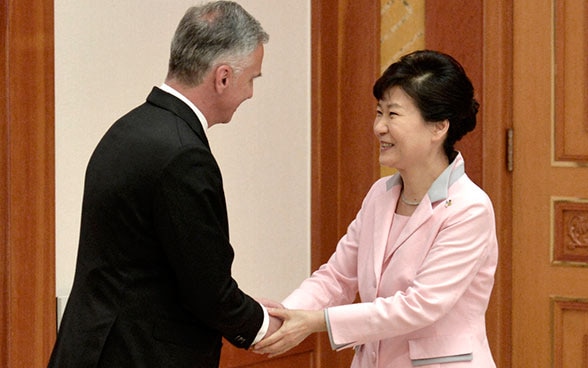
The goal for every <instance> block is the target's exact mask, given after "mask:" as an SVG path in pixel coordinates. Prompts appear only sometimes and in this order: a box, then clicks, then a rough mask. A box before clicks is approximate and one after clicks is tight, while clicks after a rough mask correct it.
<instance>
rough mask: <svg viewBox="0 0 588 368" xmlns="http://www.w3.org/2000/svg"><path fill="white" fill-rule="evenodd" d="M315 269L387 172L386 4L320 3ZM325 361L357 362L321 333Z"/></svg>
mask: <svg viewBox="0 0 588 368" xmlns="http://www.w3.org/2000/svg"><path fill="white" fill-rule="evenodd" d="M311 37H312V38H311V40H312V50H311V51H312V100H311V101H312V169H311V171H312V194H311V219H312V225H311V238H312V239H311V249H312V262H311V264H312V270H313V271H314V270H316V269H317V268H318V267H319V266H320V265H322V264H323V263H325V262H326V261H327V260H328V259H329V257H330V256H331V254H332V253H333V251H334V250H335V247H336V245H337V242H338V240H339V238H340V237H341V236H342V235H343V234H345V232H346V229H347V226H348V225H349V223H350V222H351V221H352V220H353V218H354V217H355V215H356V213H357V211H358V210H359V208H360V206H361V201H362V200H363V198H364V196H365V195H366V193H367V191H368V190H369V188H370V186H371V185H372V184H373V182H374V181H375V180H376V179H377V178H378V177H379V170H380V167H379V164H378V154H377V145H376V144H375V142H376V141H375V138H374V136H373V132H372V129H371V125H372V121H373V117H374V109H375V100H374V98H373V96H372V93H371V91H372V86H373V83H374V82H375V80H376V78H377V77H378V75H379V74H380V47H379V46H380V2H379V1H368V0H361V1H360V0H347V1H345V0H339V1H333V0H313V1H312V36H311ZM316 339H317V340H316V344H317V351H318V355H317V367H345V366H349V364H350V361H351V358H352V356H353V351H352V350H350V349H347V350H344V351H342V352H338V353H335V352H333V351H332V350H331V346H330V343H329V340H328V337H327V336H326V333H323V334H318V335H317V336H316Z"/></svg>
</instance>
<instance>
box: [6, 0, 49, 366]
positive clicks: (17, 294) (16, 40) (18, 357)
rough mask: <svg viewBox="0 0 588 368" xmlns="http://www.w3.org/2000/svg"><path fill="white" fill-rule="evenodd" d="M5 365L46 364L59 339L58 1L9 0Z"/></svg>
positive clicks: (7, 12)
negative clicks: (56, 215) (56, 230)
mask: <svg viewBox="0 0 588 368" xmlns="http://www.w3.org/2000/svg"><path fill="white" fill-rule="evenodd" d="M0 26H1V27H2V28H1V31H0V32H1V38H2V41H1V43H2V44H1V46H2V47H1V49H2V51H1V52H2V65H3V68H2V72H0V73H1V74H0V82H1V83H2V86H1V88H0V89H1V90H2V92H0V93H1V94H2V95H1V97H2V98H1V99H0V100H1V101H2V104H1V107H0V117H1V119H2V128H0V133H1V136H0V139H1V141H2V145H1V147H2V148H1V149H2V153H1V154H0V164H1V169H0V178H1V179H0V192H1V194H0V208H1V213H0V221H1V223H2V225H1V227H0V231H1V232H2V234H1V235H2V240H3V241H2V249H1V250H0V251H1V252H2V254H1V256H0V261H1V263H2V264H1V265H0V268H1V271H0V275H1V279H0V282H1V285H0V288H1V290H2V293H1V294H0V295H1V301H0V304H1V305H2V307H1V308H0V311H1V318H2V321H1V323H0V341H1V344H2V347H1V348H0V366H3V367H11V368H19V367H23V368H30V367H44V366H46V364H47V359H48V357H49V354H50V351H51V348H52V346H53V341H54V339H55V270H54V262H55V256H54V252H55V250H54V249H55V244H54V243H55V240H54V239H55V237H54V227H55V225H54V158H53V155H54V133H53V131H54V120H53V119H54V101H53V93H54V91H53V89H54V86H53V2H52V1H46V0H19V1H8V2H2V15H1V20H0Z"/></svg>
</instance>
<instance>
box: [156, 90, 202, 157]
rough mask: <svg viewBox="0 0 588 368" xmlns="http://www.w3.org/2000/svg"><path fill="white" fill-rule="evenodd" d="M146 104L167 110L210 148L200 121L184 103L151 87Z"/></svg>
mask: <svg viewBox="0 0 588 368" xmlns="http://www.w3.org/2000/svg"><path fill="white" fill-rule="evenodd" d="M147 102H148V103H151V104H153V105H155V106H157V107H160V108H162V109H165V110H168V111H170V112H172V113H173V114H175V115H176V116H177V117H179V118H180V119H182V120H183V121H185V122H186V124H188V126H190V128H191V129H192V130H193V131H194V132H195V133H196V135H198V137H200V139H201V140H202V141H203V142H204V143H205V144H206V146H207V147H209V148H210V146H209V144H208V139H207V138H206V133H205V132H204V128H203V127H202V124H201V123H200V120H198V116H196V113H194V111H193V110H192V109H191V108H190V107H189V106H188V105H186V103H185V102H183V101H182V100H180V99H179V98H177V97H176V96H173V95H171V94H169V93H167V92H165V91H163V90H161V89H159V88H157V87H153V89H152V90H151V93H150V94H149V96H147Z"/></svg>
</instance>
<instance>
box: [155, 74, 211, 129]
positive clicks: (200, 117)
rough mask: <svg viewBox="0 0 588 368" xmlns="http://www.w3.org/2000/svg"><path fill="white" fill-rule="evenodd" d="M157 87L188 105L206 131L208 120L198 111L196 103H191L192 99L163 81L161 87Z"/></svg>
mask: <svg viewBox="0 0 588 368" xmlns="http://www.w3.org/2000/svg"><path fill="white" fill-rule="evenodd" d="M159 89H161V90H162V91H165V92H167V93H169V94H170V95H173V96H176V97H177V98H179V99H180V100H182V101H183V102H184V103H185V104H186V105H188V106H189V107H190V108H191V109H192V111H194V113H195V114H196V116H197V117H198V120H199V121H200V124H202V129H204V132H206V130H207V129H208V121H207V120H206V117H205V116H204V114H203V113H202V111H200V110H199V109H198V107H196V105H194V104H193V103H192V101H190V100H188V98H187V97H186V96H184V95H183V94H181V93H180V92H178V91H177V90H175V89H173V88H172V87H170V86H168V85H167V84H165V83H163V84H162V85H161V87H159Z"/></svg>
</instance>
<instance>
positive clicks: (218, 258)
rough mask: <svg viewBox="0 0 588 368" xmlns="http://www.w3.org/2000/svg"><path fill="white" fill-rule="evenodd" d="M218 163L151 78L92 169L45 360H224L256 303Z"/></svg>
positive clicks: (174, 363) (259, 315) (243, 334)
mask: <svg viewBox="0 0 588 368" xmlns="http://www.w3.org/2000/svg"><path fill="white" fill-rule="evenodd" d="M232 261H233V249H232V247H231V245H230V243H229V229H228V222H227V211H226V205H225V197H224V192H223V183H222V178H221V173H220V170H219V167H218V165H217V163H216V161H215V159H214V157H213V156H212V154H211V152H210V147H209V145H208V141H207V139H206V136H205V134H204V131H203V129H202V125H201V123H200V122H199V121H198V119H197V117H196V115H195V114H194V112H193V111H192V110H191V109H190V108H189V107H188V106H187V105H186V104H185V103H183V102H182V101H181V100H179V99H177V98H176V97H174V96H172V95H170V94H168V93H166V92H163V91H162V90H160V89H157V88H154V89H153V91H152V92H151V94H150V95H149V96H148V98H147V102H146V103H145V104H143V105H141V106H139V107H138V108H136V109H134V110H133V111H131V112H130V113H128V114H127V115H125V116H124V117H122V118H121V119H120V120H119V121H117V122H116V123H115V124H114V125H113V126H112V127H111V128H110V129H109V131H108V132H107V133H106V134H105V136H104V137H103V138H102V140H101V141H100V143H99V144H98V146H97V147H96V149H95V151H94V153H93V154H92V157H91V159H90V162H89V164H88V168H87V171H86V179H85V189H84V199H83V206H82V221H81V233H80V242H79V250H78V258H77V265H76V274H75V279H74V284H73V288H72V292H71V294H70V297H69V301H68V305H67V307H66V311H65V314H64V316H63V320H62V324H61V327H60V331H59V334H58V339H57V342H56V345H55V347H54V350H53V354H52V357H51V360H50V362H49V367H56V368H66V367H76V368H89V367H108V368H115V367H158V368H160V367H174V368H181V367H191V368H194V367H217V366H218V361H219V356H220V349H221V337H222V336H224V337H225V338H226V339H227V340H228V341H230V342H231V343H232V344H234V345H236V346H237V347H241V348H247V347H249V345H251V343H252V342H253V340H254V338H255V336H256V334H257V332H258V330H259V328H260V327H261V324H262V321H263V312H262V309H261V307H260V305H259V304H258V303H257V302H255V301H254V300H253V299H251V298H250V297H249V296H247V295H246V294H244V293H243V292H242V291H241V290H240V289H239V287H238V286H237V283H236V282H235V280H233V278H232V277H231V264H232Z"/></svg>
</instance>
